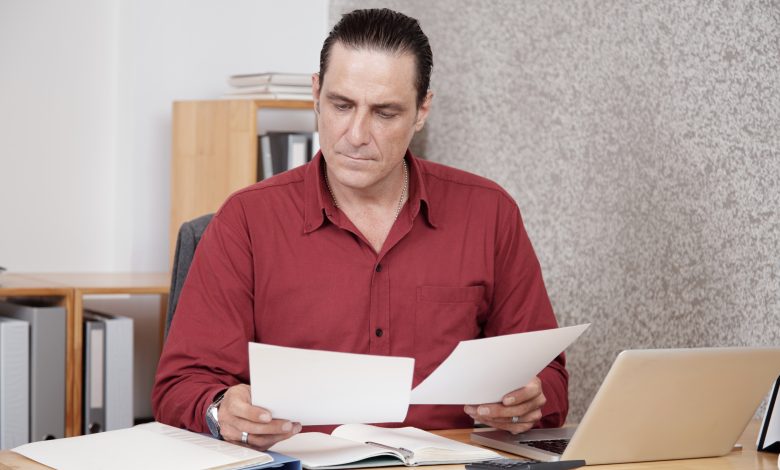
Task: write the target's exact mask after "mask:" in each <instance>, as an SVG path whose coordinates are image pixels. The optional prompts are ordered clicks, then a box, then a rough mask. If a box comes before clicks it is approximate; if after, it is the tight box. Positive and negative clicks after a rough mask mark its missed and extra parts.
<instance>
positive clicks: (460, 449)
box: [271, 424, 500, 470]
mask: <svg viewBox="0 0 780 470" xmlns="http://www.w3.org/2000/svg"><path fill="white" fill-rule="evenodd" d="M271 450H273V451H274V452H279V453H281V454H286V455H289V456H291V457H295V458H296V459H299V460H300V461H301V464H302V465H303V467H304V468H310V469H317V470H325V469H337V468H357V467H388V466H398V465H406V466H409V467H411V466H416V465H433V464H450V463H452V464H454V463H467V462H476V461H480V460H489V459H495V458H499V457H500V456H499V455H498V454H497V453H495V452H493V451H491V450H487V449H482V448H479V447H476V446H472V445H468V444H464V443H462V442H457V441H453V440H452V439H447V438H444V437H441V436H437V435H435V434H432V433H429V432H427V431H423V430H421V429H417V428H412V427H406V428H382V427H379V426H371V425H369V424H345V425H342V426H339V427H337V428H336V429H334V430H333V432H332V433H331V434H330V435H328V434H323V433H319V432H305V433H301V434H297V435H295V436H293V437H291V438H290V439H287V440H285V441H282V442H279V443H278V444H276V445H274V446H273V447H271Z"/></svg>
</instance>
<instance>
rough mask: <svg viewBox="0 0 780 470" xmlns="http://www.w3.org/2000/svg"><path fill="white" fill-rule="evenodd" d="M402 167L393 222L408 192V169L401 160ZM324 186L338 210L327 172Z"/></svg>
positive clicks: (404, 161) (326, 171)
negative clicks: (400, 183)
mask: <svg viewBox="0 0 780 470" xmlns="http://www.w3.org/2000/svg"><path fill="white" fill-rule="evenodd" d="M403 165H404V186H403V188H402V189H401V199H399V200H398V207H396V208H395V217H394V218H393V220H395V219H397V218H398V215H399V214H400V213H401V209H402V208H403V207H404V200H405V199H406V193H407V192H408V191H409V168H408V167H407V165H406V159H404V160H403ZM325 186H327V187H328V192H329V193H330V197H331V199H333V205H334V206H336V209H338V208H339V203H338V201H337V200H336V195H335V194H333V188H331V187H330V180H329V179H328V170H327V169H326V170H325Z"/></svg>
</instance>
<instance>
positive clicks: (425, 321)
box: [414, 286, 485, 383]
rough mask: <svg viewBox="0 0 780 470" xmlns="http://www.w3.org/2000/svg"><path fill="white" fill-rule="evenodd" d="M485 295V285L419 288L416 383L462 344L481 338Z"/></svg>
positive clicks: (416, 314) (415, 347)
mask: <svg viewBox="0 0 780 470" xmlns="http://www.w3.org/2000/svg"><path fill="white" fill-rule="evenodd" d="M484 295H485V287H484V286H467V287H449V286H448V287H443V286H418V287H417V300H416V302H415V307H416V308H415V342H414V343H415V346H414V349H415V359H416V361H415V374H414V375H415V377H414V379H415V383H418V382H419V381H421V380H422V379H424V378H425V377H427V376H428V375H430V373H431V372H433V370H434V369H436V367H438V365H439V364H440V363H441V362H442V361H443V360H444V359H446V357H447V356H448V355H449V354H450V352H452V350H453V349H455V346H457V344H458V342H460V341H462V340H468V339H474V338H476V337H477V336H478V335H479V333H480V327H479V324H478V322H477V317H478V314H479V310H480V306H481V305H483V304H484Z"/></svg>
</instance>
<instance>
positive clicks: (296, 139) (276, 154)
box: [257, 132, 319, 180]
mask: <svg viewBox="0 0 780 470" xmlns="http://www.w3.org/2000/svg"><path fill="white" fill-rule="evenodd" d="M315 134H316V133H315ZM318 137H319V136H317V137H316V138H315V137H314V135H313V134H312V133H298V132H296V133H292V132H269V133H267V134H263V135H261V136H260V137H259V139H260V145H259V148H260V164H259V165H257V167H258V169H262V174H258V175H257V179H258V180H260V179H264V178H269V177H271V176H273V175H276V174H279V173H282V172H284V171H287V170H290V169H292V168H295V167H298V166H300V165H303V164H305V163H306V162H308V161H310V160H311V158H312V148H313V146H314V145H313V142H315V141H316V142H317V146H318V147H319V138H318Z"/></svg>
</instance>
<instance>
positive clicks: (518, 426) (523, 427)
mask: <svg viewBox="0 0 780 470" xmlns="http://www.w3.org/2000/svg"><path fill="white" fill-rule="evenodd" d="M540 418H541V413H540ZM523 419H525V418H523ZM536 421H538V420H532V421H518V422H517V423H513V422H512V421H511V420H509V421H507V420H501V421H499V420H486V422H485V423H484V424H485V425H486V426H490V427H491V428H496V429H503V430H504V431H509V432H511V433H512V434H518V433H521V432H526V431H528V430H529V429H531V428H533V427H534V425H535V424H536Z"/></svg>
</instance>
